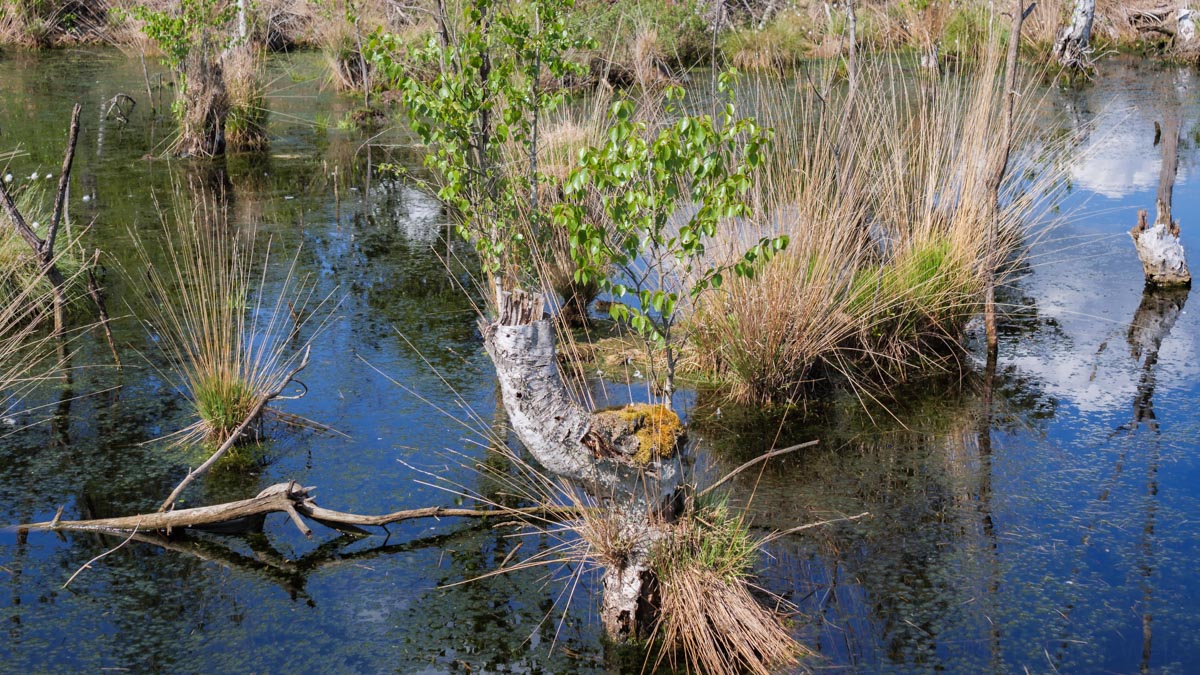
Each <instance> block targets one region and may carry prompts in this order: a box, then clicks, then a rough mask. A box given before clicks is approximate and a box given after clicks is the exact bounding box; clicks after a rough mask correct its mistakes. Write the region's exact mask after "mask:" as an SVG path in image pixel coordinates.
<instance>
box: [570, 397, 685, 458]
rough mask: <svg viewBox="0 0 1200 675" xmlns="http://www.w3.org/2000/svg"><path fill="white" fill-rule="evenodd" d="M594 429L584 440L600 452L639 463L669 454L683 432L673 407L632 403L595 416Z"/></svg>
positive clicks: (673, 450) (598, 453) (593, 417)
mask: <svg viewBox="0 0 1200 675" xmlns="http://www.w3.org/2000/svg"><path fill="white" fill-rule="evenodd" d="M592 423H593V424H592V432H590V433H589V434H588V436H587V438H585V439H584V443H585V444H586V445H588V446H589V447H591V448H592V450H593V451H594V452H595V453H596V454H597V455H618V456H622V457H625V458H626V459H627V460H628V461H630V462H631V463H633V464H636V465H638V466H646V465H647V464H649V463H650V462H651V461H653V460H654V459H655V458H660V457H670V456H671V455H672V454H673V453H674V452H675V446H676V445H677V444H678V443H679V439H680V438H681V437H682V436H683V435H684V430H683V423H682V422H681V421H680V420H679V416H678V415H676V414H675V412H674V411H673V410H671V409H670V408H668V407H667V406H665V405H659V404H653V403H631V404H629V405H627V406H625V407H623V408H615V409H609V410H600V411H597V412H595V413H594V414H593V415H592Z"/></svg>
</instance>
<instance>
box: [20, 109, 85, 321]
mask: <svg viewBox="0 0 1200 675" xmlns="http://www.w3.org/2000/svg"><path fill="white" fill-rule="evenodd" d="M82 109H83V107H82V106H80V105H79V104H78V103H76V104H75V108H74V109H73V110H72V111H71V130H70V133H69V134H68V137H67V150H66V153H65V154H64V156H63V163H62V171H61V172H60V173H59V176H58V192H57V193H56V194H55V196H54V212H53V216H52V217H51V219H50V226H49V229H48V230H47V231H46V238H45V239H44V240H43V239H42V238H41V237H39V236H38V235H37V233H36V232H34V231H33V230H32V229H31V228H30V227H29V225H28V223H26V222H25V218H24V216H22V215H21V212H20V211H18V210H17V205H16V204H15V203H14V202H13V200H12V196H11V195H9V194H8V189H7V188H5V186H4V183H3V182H0V202H2V203H3V205H4V210H5V211H7V212H8V217H9V220H10V221H12V224H13V227H14V228H16V231H17V234H19V235H21V238H22V239H24V240H25V242H26V243H27V244H29V246H30V248H32V249H33V253H34V255H36V256H37V259H38V264H39V265H40V266H41V268H42V273H43V274H45V275H46V278H47V279H49V280H50V285H51V286H52V287H53V289H54V334H55V335H59V336H61V335H62V334H63V332H64V331H65V330H66V315H65V312H66V305H67V298H66V286H67V280H66V278H65V277H63V275H62V272H61V271H59V269H58V265H56V264H55V262H54V241H55V239H57V237H58V226H59V225H60V224H61V223H62V214H63V206H64V204H65V203H66V199H67V188H68V187H69V186H70V184H71V165H72V164H73V163H74V161H75V144H76V142H77V141H78V140H79V113H80V111H81V110H82Z"/></svg>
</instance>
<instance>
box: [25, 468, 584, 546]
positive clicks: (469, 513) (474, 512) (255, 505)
mask: <svg viewBox="0 0 1200 675" xmlns="http://www.w3.org/2000/svg"><path fill="white" fill-rule="evenodd" d="M315 489H316V488H312V487H302V486H300V485H297V484H296V482H295V481H289V482H287V483H277V484H275V485H272V486H270V487H268V488H266V489H265V490H263V491H262V492H260V493H258V495H257V496H255V497H252V498H250V499H243V500H240V501H236V502H226V503H224V504H213V505H211V506H198V507H195V508H190V509H176V510H174V511H167V512H155V513H140V514H137V515H132V516H119V517H116V518H95V519H91V520H61V519H60V518H59V517H58V516H55V518H54V519H53V520H48V521H43V522H40V523H24V524H21V525H16V526H14V527H12V528H10V529H15V530H17V531H18V532H21V533H27V532H36V531H56V532H57V531H84V532H87V531H100V532H129V531H134V530H136V531H139V532H147V531H160V530H165V531H167V532H170V531H171V530H173V529H182V528H206V527H210V526H214V525H221V524H226V523H231V522H235V521H251V522H252V521H254V520H259V521H261V519H262V518H265V517H266V516H267V515H268V514H271V513H286V514H288V516H289V517H290V518H291V519H292V522H293V523H294V524H295V525H296V527H297V528H298V529H299V530H300V531H301V532H302V533H303V534H304V536H306V537H307V536H311V535H312V529H311V528H309V527H308V526H307V524H305V522H304V520H303V519H304V518H308V519H311V520H313V521H315V522H318V523H320V524H322V525H325V526H327V527H331V528H333V529H335V530H339V531H342V532H349V533H353V534H362V533H363V530H362V529H361V528H363V527H384V526H386V525H390V524H392V523H399V522H403V521H406V520H414V519H418V518H492V517H537V518H544V519H550V518H555V519H561V518H569V517H572V516H578V515H579V514H580V513H581V511H582V510H581V509H579V508H576V507H572V506H534V507H528V508H496V509H462V508H446V507H441V506H428V507H424V508H419V509H404V510H401V511H394V512H392V513H387V514H384V515H378V516H370V515H360V514H357V513H345V512H342V511H334V510H331V509H325V508H321V507H320V506H317V503H316V501H315V500H314V498H313V496H312V493H313V491H314V490H315Z"/></svg>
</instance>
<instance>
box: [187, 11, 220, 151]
mask: <svg viewBox="0 0 1200 675" xmlns="http://www.w3.org/2000/svg"><path fill="white" fill-rule="evenodd" d="M179 95H180V97H181V99H180V100H181V105H182V110H183V119H182V120H181V121H182V123H183V129H182V131H181V134H180V138H179V143H178V144H177V145H176V148H175V149H176V151H177V152H178V153H179V154H182V155H192V156H198V157H213V156H215V155H221V154H224V153H225V120H226V118H227V117H228V116H229V94H228V92H227V91H226V89H225V70H224V68H223V66H222V65H221V52H220V50H219V49H217V46H216V40H215V39H214V38H213V37H211V36H209V35H205V36H203V37H202V38H201V39H200V41H199V43H198V44H197V45H196V46H195V47H193V48H192V51H191V52H189V53H188V57H187V60H186V61H184V65H183V86H181V87H179Z"/></svg>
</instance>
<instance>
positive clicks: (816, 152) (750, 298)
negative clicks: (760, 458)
mask: <svg viewBox="0 0 1200 675" xmlns="http://www.w3.org/2000/svg"><path fill="white" fill-rule="evenodd" d="M864 61H866V63H865V64H864V68H863V72H862V73H861V74H860V77H859V78H858V79H859V82H860V84H859V88H858V89H857V90H856V91H854V92H850V91H848V90H847V89H846V88H841V89H837V88H827V89H826V90H825V91H823V92H822V91H819V90H818V87H819V85H818V84H813V85H812V86H803V85H802V86H800V87H797V88H796V89H792V90H783V89H780V88H778V87H776V88H775V89H774V90H772V89H771V87H770V85H769V84H765V85H762V86H760V91H765V92H766V93H765V94H764V97H763V100H762V101H761V103H760V104H759V106H758V107H759V110H761V111H763V112H764V118H763V119H760V122H761V123H763V124H764V125H770V126H774V127H775V129H776V138H777V142H776V147H775V150H774V155H773V158H772V159H771V161H770V162H769V164H768V166H766V168H765V169H764V170H763V171H762V173H761V174H760V175H759V176H757V177H756V181H755V187H754V193H755V194H754V199H753V201H754V203H755V206H756V208H757V216H756V217H755V218H754V219H751V220H747V221H745V222H740V223H736V224H735V225H734V226H733V227H730V228H728V231H729V232H731V233H732V235H731V237H730V240H729V242H728V243H727V246H726V247H725V248H724V251H723V252H722V250H721V249H719V248H718V249H715V255H722V253H724V254H725V255H729V254H732V253H733V252H735V251H737V250H738V249H739V247H744V246H745V245H746V242H748V241H753V240H755V239H757V238H758V237H760V236H763V235H765V234H775V233H784V234H787V235H788V236H789V237H790V244H789V247H788V250H787V251H786V252H785V254H784V255H782V256H780V257H779V258H778V259H777V260H775V261H774V262H773V263H772V264H771V265H770V266H769V267H768V268H767V269H766V270H764V271H763V273H762V274H760V275H758V276H756V277H755V278H753V279H735V280H733V282H732V283H729V284H727V286H726V288H723V289H722V292H721V293H714V294H711V295H709V296H707V297H706V298H705V299H704V302H703V303H702V304H701V305H700V306H699V307H697V308H696V310H695V313H694V314H693V316H692V320H691V327H692V330H693V331H694V338H695V340H696V344H697V349H696V350H695V352H694V356H695V358H696V362H695V363H694V368H695V369H696V370H699V371H700V372H702V373H704V374H706V375H708V376H709V377H710V378H711V379H714V380H716V381H718V382H720V383H722V384H724V385H725V387H726V388H727V389H728V390H729V391H730V394H731V395H732V396H733V397H734V398H738V399H741V400H745V401H758V402H770V401H778V400H781V399H782V400H787V399H791V398H794V397H795V396H797V395H800V394H801V393H802V390H803V388H804V385H805V383H806V382H807V381H808V380H810V379H812V378H813V377H816V376H817V375H818V374H820V373H818V372H816V371H829V370H832V371H836V372H841V373H844V374H847V375H850V376H852V377H853V378H854V381H855V383H856V384H859V385H863V386H872V387H873V386H875V385H877V384H879V383H885V382H888V381H892V380H894V379H903V378H904V377H907V376H908V375H909V374H911V373H912V372H914V370H915V369H916V368H918V367H924V366H928V365H930V364H931V363H943V362H944V361H943V360H942V359H943V358H949V359H950V360H951V361H953V359H954V358H956V356H955V354H956V351H957V345H958V344H959V341H960V338H961V336H962V334H963V331H964V327H965V324H966V323H967V321H968V320H970V319H971V318H972V317H973V316H975V314H976V313H977V311H978V309H979V308H980V306H981V302H982V293H983V289H984V283H985V280H986V279H987V276H988V274H990V273H992V272H1000V273H1001V278H1002V277H1003V272H1004V270H1005V269H1009V267H1010V264H1011V259H1012V257H1013V256H1014V255H1017V254H1018V253H1019V250H1020V246H1021V238H1022V236H1023V235H1024V233H1025V232H1026V231H1027V229H1026V228H1027V226H1028V225H1029V224H1030V223H1032V222H1033V221H1035V220H1037V219H1039V218H1040V217H1041V215H1042V212H1041V211H1040V210H1039V209H1042V208H1044V207H1045V206H1046V204H1045V203H1044V202H1043V201H1042V200H1041V199H1040V196H1041V195H1043V194H1045V193H1047V192H1049V191H1050V190H1051V188H1053V187H1054V186H1055V185H1056V184H1057V181H1059V180H1061V176H1060V175H1059V174H1058V173H1057V172H1056V170H1054V169H1053V168H1049V169H1046V170H1044V171H1041V172H1040V173H1038V174H1037V178H1036V179H1035V180H1034V181H1033V182H1028V181H1026V180H1025V178H1024V177H1023V172H1024V169H1023V168H1022V166H1021V165H1022V161H1023V160H1022V159H1020V155H1019V153H1014V159H1013V161H1012V162H1011V165H1012V166H1010V169H1009V174H1008V175H1009V176H1010V180H1009V181H1008V182H1007V184H1006V185H1005V186H1004V187H1003V188H1002V191H1001V195H1000V204H999V208H998V209H997V207H996V204H995V203H994V201H993V197H992V195H991V192H990V191H989V190H988V187H987V183H988V177H989V176H990V174H991V170H992V169H991V167H992V166H993V165H994V162H995V160H996V158H997V157H998V156H999V154H1000V152H1001V150H1002V148H1001V147H1000V144H999V138H998V137H999V134H996V133H995V132H994V129H995V128H996V124H997V121H998V120H999V117H1000V101H1001V97H1000V95H999V93H1000V91H999V87H1000V85H1001V81H1000V80H999V79H998V78H997V77H996V73H997V70H998V69H997V64H998V61H999V57H998V54H993V55H992V56H991V57H989V58H988V59H987V60H986V61H984V62H981V64H980V66H979V67H978V69H976V70H973V71H972V70H969V71H967V72H965V73H963V74H960V75H951V76H945V77H942V78H940V79H935V80H925V79H920V78H917V79H914V78H911V77H909V76H906V75H904V74H903V73H902V72H900V71H899V69H898V68H896V67H895V65H894V62H889V61H883V62H879V61H875V62H871V61H870V60H864ZM1031 86H1032V85H1031V84H1030V85H1027V86H1025V87H1023V88H1024V89H1025V93H1026V95H1025V96H1023V97H1021V98H1019V99H1018V106H1019V109H1018V112H1017V128H1016V138H1017V139H1018V143H1019V141H1020V139H1022V138H1028V137H1029V134H1030V132H1031V128H1032V111H1033V110H1035V109H1036V103H1037V102H1036V95H1035V94H1034V93H1033V92H1032V90H1031V89H1030V87H1031ZM1025 168H1028V167H1027V165H1026V166H1025ZM1013 176H1015V177H1016V178H1011V177H1013ZM992 228H996V232H997V236H990V235H989V232H990V231H991V230H992Z"/></svg>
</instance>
